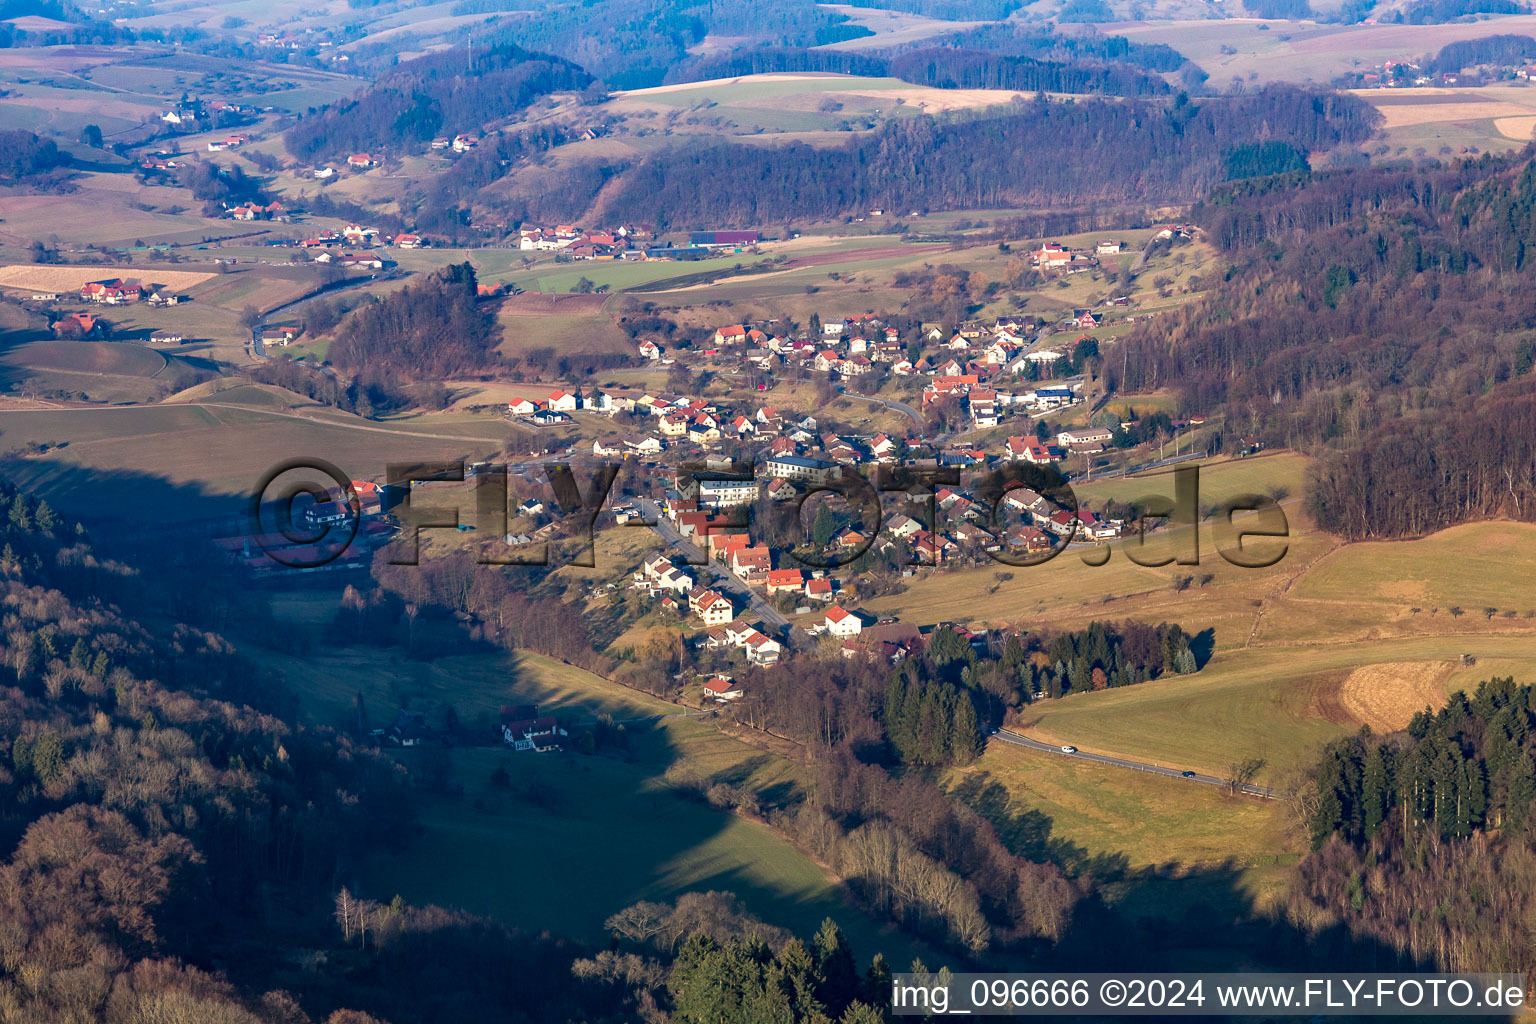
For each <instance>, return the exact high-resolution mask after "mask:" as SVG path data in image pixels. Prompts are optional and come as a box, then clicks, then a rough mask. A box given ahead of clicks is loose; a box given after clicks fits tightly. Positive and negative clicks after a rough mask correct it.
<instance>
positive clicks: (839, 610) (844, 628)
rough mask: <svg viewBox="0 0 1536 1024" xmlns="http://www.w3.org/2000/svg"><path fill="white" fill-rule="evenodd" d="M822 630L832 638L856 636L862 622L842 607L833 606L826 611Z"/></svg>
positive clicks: (861, 627) (862, 624) (861, 626)
mask: <svg viewBox="0 0 1536 1024" xmlns="http://www.w3.org/2000/svg"><path fill="white" fill-rule="evenodd" d="M822 628H823V629H824V630H825V631H826V632H828V633H830V634H831V635H833V636H843V637H847V636H858V635H859V631H860V630H861V629H863V628H864V622H863V620H861V619H860V618H859V617H858V616H857V615H855V614H853V613H852V612H850V611H849V610H848V609H846V608H844V607H843V606H842V605H837V604H835V605H833V606H832V607H831V608H828V609H827V614H826V616H825V617H824V618H823V619H822Z"/></svg>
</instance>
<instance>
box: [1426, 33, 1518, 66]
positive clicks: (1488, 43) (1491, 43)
mask: <svg viewBox="0 0 1536 1024" xmlns="http://www.w3.org/2000/svg"><path fill="white" fill-rule="evenodd" d="M1532 58H1536V39H1532V38H1531V37H1530V36H1517V35H1497V36H1483V37H1482V38H1481V39H1463V40H1460V41H1458V42H1454V43H1446V44H1445V45H1444V46H1442V47H1441V48H1440V52H1439V53H1437V54H1435V56H1434V59H1433V60H1431V61H1430V62H1429V63H1428V64H1427V65H1425V68H1424V70H1426V71H1428V72H1430V73H1431V74H1443V73H1444V72H1447V71H1450V72H1457V71H1460V70H1461V69H1462V68H1470V67H1473V66H1475V65H1478V64H1495V65H1506V66H1507V65H1517V64H1524V63H1527V62H1528V61H1530V60H1531V59H1532Z"/></svg>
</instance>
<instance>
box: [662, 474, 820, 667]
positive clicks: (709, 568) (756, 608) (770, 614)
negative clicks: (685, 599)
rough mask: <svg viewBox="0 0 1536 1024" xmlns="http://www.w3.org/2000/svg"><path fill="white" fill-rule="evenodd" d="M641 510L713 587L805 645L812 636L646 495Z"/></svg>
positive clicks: (675, 549)
mask: <svg viewBox="0 0 1536 1024" xmlns="http://www.w3.org/2000/svg"><path fill="white" fill-rule="evenodd" d="M639 504H640V511H641V513H642V514H643V515H644V516H645V517H646V519H647V520H649V521H650V527H651V529H652V530H654V531H655V532H656V535H657V536H658V537H660V538H661V539H662V540H664V541H666V543H667V546H668V547H669V548H671V549H673V550H674V551H676V552H677V553H678V554H680V555H682V556H683V557H684V558H686V559H687V560H688V562H689V563H691V564H692V565H693V567H694V568H698V569H703V570H704V571H705V572H707V573H709V574H710V575H711V576H713V577H714V579H715V589H716V590H719V591H722V592H725V593H728V594H733V595H735V596H736V597H738V598H743V599H745V600H746V602H747V606H748V607H749V608H750V609H751V610H752V612H753V613H754V614H756V615H757V616H758V617H760V618H761V619H762V620H763V621H764V622H765V623H767V624H769V625H771V626H773V627H775V628H776V629H779V630H782V631H784V633H785V635H786V637H787V639H788V640H789V643H790V644H791V645H792V646H795V647H808V646H810V645H811V643H812V640H811V637H810V634H808V633H806V632H805V630H803V629H799V628H798V627H795V626H792V625H791V624H790V621H789V619H788V618H786V617H785V616H784V614H783V613H782V612H780V611H779V610H778V609H777V608H775V607H774V606H773V605H771V604H769V603H768V601H767V599H765V598H764V597H763V596H762V595H761V594H759V593H758V592H757V591H755V590H753V589H752V588H751V587H749V586H747V585H746V583H744V582H743V581H742V580H741V578H740V577H738V576H735V575H732V574H731V572H730V571H729V570H727V569H726V568H725V566H723V565H721V564H720V563H719V562H715V561H712V560H710V559H707V558H705V557H704V554H703V552H701V551H700V550H699V548H698V546H697V545H695V544H694V543H693V542H692V541H690V540H687V539H686V538H684V537H683V535H682V534H680V533H678V532H677V528H676V527H675V526H673V525H672V524H671V523H670V522H668V521H667V519H666V517H665V516H663V515H662V514H661V510H660V508H658V507H657V505H656V503H655V502H654V501H652V500H651V499H649V498H641V499H640V502H639Z"/></svg>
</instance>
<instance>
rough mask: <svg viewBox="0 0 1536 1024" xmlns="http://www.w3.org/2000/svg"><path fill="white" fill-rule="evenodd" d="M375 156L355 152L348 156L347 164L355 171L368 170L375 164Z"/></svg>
mask: <svg viewBox="0 0 1536 1024" xmlns="http://www.w3.org/2000/svg"><path fill="white" fill-rule="evenodd" d="M373 162H374V161H373V157H372V156H370V155H369V154H367V153H353V154H352V155H351V156H349V157H347V166H348V167H350V168H352V169H353V170H354V171H366V170H367V169H368V168H370V167H372V166H373Z"/></svg>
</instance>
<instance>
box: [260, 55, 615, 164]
mask: <svg viewBox="0 0 1536 1024" xmlns="http://www.w3.org/2000/svg"><path fill="white" fill-rule="evenodd" d="M591 82H592V76H591V75H589V74H587V73H586V72H585V71H583V70H582V69H581V68H579V67H577V66H576V65H574V64H571V63H570V62H568V61H565V60H562V59H560V58H558V57H551V56H549V55H547V54H542V53H530V52H528V51H527V50H524V49H521V48H520V47H517V46H514V45H512V44H510V43H506V42H501V43H497V44H495V45H492V46H489V47H487V48H484V49H474V48H470V49H453V50H448V51H445V52H443V53H434V54H429V55H427V56H425V57H418V58H416V59H415V60H411V61H407V62H405V63H404V64H400V65H398V66H397V67H395V68H394V69H392V70H391V71H389V72H388V73H386V74H385V75H383V76H382V77H380V78H379V79H378V80H377V81H376V82H374V83H373V84H372V85H370V86H369V87H368V88H367V89H364V90H363V91H362V92H361V93H360V94H358V95H357V96H356V97H354V98H353V99H350V100H346V101H343V102H340V103H335V104H331V105H329V106H327V107H325V108H324V109H322V110H320V111H312V112H311V113H310V114H309V115H308V116H306V117H304V118H303V119H301V120H300V121H299V122H298V124H296V125H294V126H293V127H292V128H290V129H288V132H287V134H286V135H285V136H284V143H285V144H286V145H287V147H288V152H290V153H292V154H293V155H294V156H296V157H298V158H299V159H300V160H305V161H312V160H320V159H339V158H344V157H346V156H347V155H348V154H351V153H359V152H361V153H371V154H373V155H374V157H375V158H378V157H379V155H380V154H381V153H387V154H390V155H399V154H400V153H401V152H402V151H405V150H412V151H419V150H421V149H423V148H425V146H426V145H427V143H429V142H431V141H432V139H434V138H436V137H439V136H443V135H449V136H451V135H455V134H458V133H461V132H465V133H469V134H471V135H478V134H479V132H480V129H481V127H482V126H484V125H485V124H487V123H489V122H491V121H494V120H496V119H498V118H503V117H509V116H511V115H513V114H515V113H517V112H518V111H520V110H523V109H524V108H526V107H527V106H528V105H529V104H530V103H532V102H533V101H534V100H536V99H538V98H539V97H541V96H547V95H549V94H550V93H553V92H569V91H575V90H579V89H583V88H585V87H586V86H588V85H590V84H591Z"/></svg>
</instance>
